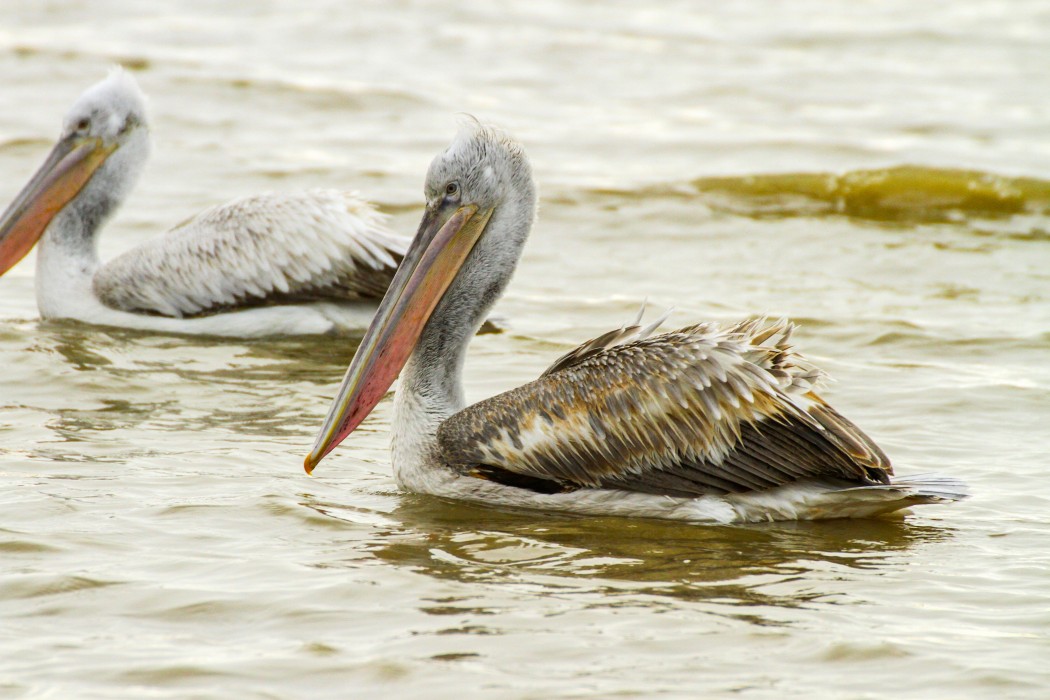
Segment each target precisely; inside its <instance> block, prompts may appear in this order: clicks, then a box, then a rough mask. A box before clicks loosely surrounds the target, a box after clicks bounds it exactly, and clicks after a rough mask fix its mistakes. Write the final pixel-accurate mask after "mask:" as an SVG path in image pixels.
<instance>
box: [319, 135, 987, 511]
mask: <svg viewBox="0 0 1050 700" xmlns="http://www.w3.org/2000/svg"><path fill="white" fill-rule="evenodd" d="M425 195H426V201H427V205H426V210H425V214H424V216H423V220H422V222H421V224H420V226H419V230H418V233H417V234H416V236H415V239H414V240H413V241H412V243H411V244H410V246H409V249H408V251H407V252H406V254H405V259H404V261H403V263H402V265H401V267H400V269H399V270H398V272H397V274H396V276H395V277H394V280H393V282H392V283H391V286H390V288H389V289H388V290H387V293H386V296H385V297H384V298H383V301H382V302H381V303H380V306H379V310H378V311H377V313H376V316H375V318H374V319H373V321H372V323H371V325H370V326H369V328H368V330H367V331H366V333H365V335H364V338H363V340H362V342H361V345H360V347H359V348H358V350H357V353H356V354H355V355H354V358H353V360H352V362H351V364H350V367H349V369H348V370H347V373H346V377H345V379H344V380H343V383H342V385H341V387H340V388H339V391H338V394H337V396H336V398H335V400H334V402H333V404H332V407H331V409H330V411H329V413H328V416H327V418H326V419H325V421H324V424H323V426H322V427H321V430H320V433H319V435H318V437H317V440H316V442H315V444H314V447H313V450H312V451H311V452H310V454H309V456H307V458H306V461H305V466H306V470H307V472H311V471H312V470H313V468H314V467H315V466H316V465H317V463H318V462H319V461H320V460H321V459H322V458H323V457H324V456H325V455H327V454H328V453H329V452H330V451H331V450H332V449H333V448H334V447H335V446H336V445H337V444H338V443H339V442H341V441H342V440H343V439H344V438H345V437H346V436H347V435H348V434H350V433H351V432H352V431H353V430H354V429H355V428H356V427H357V426H358V425H359V424H360V423H361V421H362V420H364V418H365V417H366V416H367V415H368V414H369V412H370V411H371V410H372V409H373V408H374V406H375V405H376V404H377V403H378V401H379V400H380V399H381V398H382V396H383V395H384V392H385V391H386V389H387V388H388V387H389V386H390V385H391V383H392V382H393V381H394V378H395V377H396V376H397V374H398V372H400V373H401V382H400V384H399V387H398V391H397V392H396V393H395V396H394V414H393V427H392V432H393V441H392V461H393V469H394V476H395V479H396V480H397V482H398V483H399V484H400V485H401V486H402V487H403V488H405V489H408V490H410V491H415V492H419V493H425V494H433V495H437V496H442V497H449V498H455V499H467V500H471V501H479V502H483V503H486V504H499V505H505V506H514V507H528V508H537V509H543V510H546V511H569V512H576V513H585V514H592V515H626V516H640V517H656V518H668V519H677V520H685V521H697V522H710V523H730V522H755V521H765V520H795V519H817V518H837V517H868V516H875V515H880V514H883V513H888V512H891V511H895V510H899V509H902V508H905V507H908V506H912V505H918V504H924V503H937V502H949V501H955V500H959V499H961V498H963V497H965V495H966V492H965V486H964V485H963V484H962V483H961V482H959V481H958V480H956V479H953V478H949V477H941V476H931V475H927V476H917V477H912V478H898V479H892V478H891V477H892V474H893V471H892V468H891V466H890V462H889V460H888V459H887V457H886V455H885V454H884V453H883V452H882V450H880V449H879V448H878V447H877V446H876V445H875V443H874V442H872V440H871V439H870V438H868V436H866V435H865V434H864V433H863V432H861V430H860V429H859V428H857V426H855V425H854V424H853V423H851V422H850V421H849V420H847V419H846V418H844V417H843V416H842V415H841V414H839V413H838V412H837V411H836V410H835V409H834V408H832V407H831V406H830V405H828V404H827V403H826V402H825V401H824V400H823V399H822V398H821V397H820V396H819V395H818V394H817V393H816V389H815V385H816V384H817V382H818V381H819V380H820V379H821V377H822V373H821V372H820V371H819V370H818V369H816V368H815V367H813V366H812V365H811V364H809V363H808V362H806V361H805V360H804V359H803V358H801V357H800V356H799V355H798V354H796V353H795V352H794V351H793V350H792V348H791V346H790V343H789V338H790V334H791V331H792V326H791V325H790V324H789V323H787V322H786V321H767V320H763V319H759V320H748V321H744V322H742V323H736V324H732V325H724V326H723V325H719V324H716V323H698V324H695V325H691V326H687V327H685V328H681V329H679V330H676V331H673V332H670V333H663V334H660V335H652V332H653V331H654V330H655V326H656V325H658V324H659V323H661V322H662V320H663V319H661V320H660V321H658V322H657V323H656V324H652V325H650V326H648V327H645V328H643V327H641V325H640V323H634V324H631V325H629V326H627V327H624V328H621V329H618V330H614V331H611V332H609V333H606V334H604V335H602V336H600V337H598V338H595V339H594V340H591V341H589V342H586V343H584V344H583V345H581V346H579V347H578V348H576V349H574V350H572V351H571V352H569V353H567V354H566V355H564V356H563V357H561V358H559V359H558V360H557V361H556V362H554V364H552V365H551V366H550V368H548V369H547V370H546V371H545V372H544V373H543V374H542V375H541V376H540V377H539V378H538V379H536V380H535V381H533V382H530V383H529V384H526V385H524V386H521V387H518V388H517V389H513V390H511V391H508V392H506V393H503V394H499V395H497V396H494V397H492V398H490V399H487V400H484V401H481V402H480V403H476V404H474V405H472V406H469V407H467V406H465V401H464V398H463V389H462V384H461V375H462V369H463V362H464V357H465V354H466V349H467V344H468V342H469V340H470V337H471V335H473V332H474V330H475V329H476V328H477V326H478V324H479V323H480V322H481V320H482V319H483V318H484V316H485V314H486V313H487V311H488V309H489V308H490V307H491V306H492V304H493V303H494V302H495V300H496V299H497V298H498V297H499V296H500V294H501V293H502V292H503V289H504V288H505V287H506V285H507V282H508V281H509V280H510V277H511V275H512V273H513V271H514V268H515V266H516V264H517V261H518V258H519V256H520V254H521V251H522V247H523V245H524V243H525V239H526V237H527V236H528V234H529V230H530V228H531V227H532V224H533V220H534V218H535V214H536V200H537V195H536V186H535V184H534V182H533V178H532V174H531V167H530V165H529V161H528V158H527V157H526V155H525V151H524V150H523V148H522V147H521V145H519V144H518V143H517V142H515V141H514V140H512V139H510V138H509V137H507V136H506V135H505V134H504V133H503V132H501V131H499V130H497V129H496V128H494V127H489V126H483V125H480V124H477V123H473V124H470V125H467V126H465V127H464V129H463V130H461V132H460V133H459V135H458V136H457V137H456V138H455V139H454V140H453V142H452V143H451V145H450V146H449V147H448V149H447V150H445V151H444V152H442V153H440V154H439V155H438V156H437V157H436V158H435V159H434V161H433V162H432V164H431V166H430V169H429V172H428V173H427V177H426V185H425Z"/></svg>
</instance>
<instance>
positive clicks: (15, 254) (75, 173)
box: [0, 137, 116, 275]
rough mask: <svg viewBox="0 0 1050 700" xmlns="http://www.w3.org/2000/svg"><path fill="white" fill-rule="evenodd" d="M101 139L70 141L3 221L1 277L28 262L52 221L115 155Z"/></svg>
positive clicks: (60, 145) (0, 226) (0, 219)
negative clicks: (19, 264)
mask: <svg viewBox="0 0 1050 700" xmlns="http://www.w3.org/2000/svg"><path fill="white" fill-rule="evenodd" d="M115 148H116V147H115V146H105V145H103V143H102V141H101V140H100V139H97V138H83V137H66V138H64V139H62V140H60V141H59V142H58V143H56V144H55V147H54V148H53V149H51V153H49V154H48V156H47V160H45V161H44V164H43V165H41V166H40V169H39V170H37V171H36V173H35V174H34V175H33V177H32V179H30V180H29V182H28V183H27V184H26V186H25V187H23V188H22V191H21V192H19V193H18V196H17V197H15V199H14V201H13V202H11V206H9V207H8V208H7V211H5V212H4V215H3V216H2V217H0V275H3V274H4V273H5V272H7V271H8V270H10V269H11V268H12V267H14V266H15V265H16V264H18V261H20V260H21V259H22V258H24V257H25V256H26V255H27V254H28V253H29V251H30V250H32V249H33V246H34V245H36V242H37V241H38V240H40V237H41V236H43V235H44V231H46V230H47V227H48V225H49V224H50V223H51V220H52V219H54V218H55V215H56V214H58V212H60V211H62V209H63V207H65V206H66V205H67V204H69V202H70V200H72V199H73V198H74V197H76V196H77V194H79V192H80V190H81V189H83V187H84V185H85V184H87V182H88V180H90V179H91V176H92V175H94V173H95V171H96V170H98V167H99V166H100V165H102V163H104V162H105V160H106V158H108V157H109V155H110V154H111V153H112V152H113V151H114V149H115Z"/></svg>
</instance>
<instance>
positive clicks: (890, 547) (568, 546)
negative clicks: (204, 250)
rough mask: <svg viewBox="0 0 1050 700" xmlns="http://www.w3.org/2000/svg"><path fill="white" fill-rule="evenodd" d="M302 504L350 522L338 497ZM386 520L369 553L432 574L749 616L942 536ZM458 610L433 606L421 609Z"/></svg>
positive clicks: (890, 524) (830, 597)
mask: <svg viewBox="0 0 1050 700" xmlns="http://www.w3.org/2000/svg"><path fill="white" fill-rule="evenodd" d="M303 505H305V506H307V507H308V508H311V509H313V510H315V511H317V512H319V513H322V514H323V515H326V516H328V517H331V518H337V519H346V520H349V521H351V522H354V523H356V524H360V521H361V519H360V517H359V516H358V515H357V514H356V513H355V514H350V513H349V512H347V511H346V510H345V509H344V508H343V507H342V506H339V505H335V504H318V503H311V502H306V503H304V504H303ZM390 516H391V518H392V519H393V520H394V522H396V524H395V525H389V524H383V525H377V526H375V527H374V532H375V536H374V538H372V540H371V542H370V544H369V545H368V548H369V549H370V551H371V552H372V553H373V554H374V555H375V557H376V558H377V559H379V560H380V561H382V562H386V563H388V564H392V565H395V566H399V567H409V568H411V569H412V570H414V571H417V572H419V573H422V574H426V575H428V576H432V577H435V578H438V579H447V580H454V581H462V582H477V583H483V582H490V583H491V582H501V583H510V584H522V585H525V586H528V587H529V588H530V590H535V587H536V586H539V587H540V588H541V589H542V591H543V592H544V593H548V594H553V595H579V594H583V595H593V594H597V595H598V596H600V597H598V598H596V599H595V600H594V602H593V603H591V605H593V606H624V605H628V606H632V605H638V606H642V607H646V608H655V609H665V608H666V609H673V608H674V607H675V605H676V601H678V602H681V601H689V602H696V603H706V604H714V605H715V606H717V607H719V608H721V610H720V612H721V614H725V615H728V616H731V617H734V618H738V619H742V620H748V621H751V622H754V623H756V624H770V623H771V622H772V620H771V619H770V618H769V617H768V616H767V615H765V614H763V611H764V610H766V611H768V610H769V608H794V607H799V606H806V605H809V604H812V603H817V602H819V603H824V604H836V603H841V602H842V601H841V599H840V598H839V591H840V590H841V586H839V585H834V583H835V582H837V581H841V580H843V579H849V578H851V573H850V572H851V571H853V572H857V573H859V571H861V570H879V569H884V570H892V569H894V568H896V567H899V566H901V555H902V554H903V553H905V552H908V551H909V550H911V549H913V548H915V547H918V546H922V545H927V544H930V543H933V542H937V541H941V540H944V539H946V538H949V537H951V536H952V531H951V530H949V529H944V528H938V527H930V526H927V525H914V524H911V523H909V522H908V521H907V520H904V519H900V520H887V519H882V520H879V519H869V520H836V521H821V522H788V523H769V524H765V525H750V526H724V527H716V526H707V525H696V526H690V525H683V524H682V523H673V522H664V521H660V520H645V519H629V518H591V517H585V516H573V515H563V514H549V513H537V512H531V511H514V510H508V509H492V508H485V507H482V506H477V505H472V504H469V503H459V502H453V501H443V500H440V499H435V498H430V497H425V496H416V495H412V494H406V495H404V496H403V497H402V498H401V499H400V503H399V505H398V506H397V507H396V508H395V509H394V511H393V512H392V513H391V514H390ZM355 565H356V564H355ZM820 581H824V582H827V583H828V584H829V585H828V586H827V587H824V588H822V587H821V586H820V585H819V582H820ZM463 602H466V601H463ZM464 610H465V608H463V607H461V606H459V605H455V606H453V607H451V608H449V607H448V606H443V605H438V606H436V607H434V608H433V609H428V610H427V611H428V612H432V613H435V614H450V613H452V612H462V611H464ZM475 611H476V612H477V611H478V610H476V609H475Z"/></svg>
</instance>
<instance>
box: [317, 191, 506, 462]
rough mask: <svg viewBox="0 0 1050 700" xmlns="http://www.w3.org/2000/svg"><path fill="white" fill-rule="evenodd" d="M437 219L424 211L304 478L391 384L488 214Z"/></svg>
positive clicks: (465, 212) (465, 210)
mask: <svg viewBox="0 0 1050 700" xmlns="http://www.w3.org/2000/svg"><path fill="white" fill-rule="evenodd" d="M442 214H443V212H442V210H441V209H432V208H429V207H428V208H427V212H426V214H424V216H423V220H422V222H420V225H419V232H418V233H417V234H416V237H415V239H413V241H412V245H411V246H409V249H408V252H407V253H405V258H404V260H403V261H402V262H401V265H400V267H399V268H398V270H397V274H395V275H394V280H393V282H391V283H390V288H389V289H388V290H387V293H386V295H385V296H384V297H383V301H382V302H380V304H379V310H378V311H377V312H376V315H375V318H373V319H372V323H371V325H369V327H368V330H367V331H366V332H365V337H364V339H363V340H362V341H361V345H360V346H359V347H358V348H357V352H356V353H355V354H354V359H353V360H351V361H350V367H349V368H348V369H347V370H346V376H345V377H344V378H343V383H342V385H340V387H339V393H338V394H337V395H336V398H335V401H333V402H332V407H331V408H330V409H329V410H328V416H327V417H326V418H325V421H324V424H323V425H322V426H321V431H320V433H319V434H318V436H317V440H316V441H315V442H314V447H313V449H312V450H311V451H310V454H309V455H307V457H306V460H305V462H304V463H303V466H304V467H305V468H306V472H307V473H308V474H309V473H311V472H313V470H314V467H316V466H317V463H318V462H320V461H321V460H322V459H323V458H324V456H325V455H327V454H328V453H329V452H331V451H332V450H333V449H334V448H335V446H336V445H338V444H339V443H340V442H342V441H343V439H344V438H346V436H347V435H349V434H350V433H352V432H353V431H354V429H355V428H357V426H358V425H360V424H361V421H363V420H364V419H365V418H366V417H367V416H368V414H369V413H371V412H372V409H373V408H375V406H376V404H377V403H379V400H380V399H382V398H383V395H384V394H385V393H386V391H387V389H389V388H390V385H391V384H393V383H394V379H396V378H397V375H398V372H400V371H401V368H402V367H404V366H405V363H406V362H408V357H409V355H411V354H412V350H413V349H414V348H415V346H416V343H417V342H418V340H419V336H420V334H421V333H422V332H423V327H424V326H426V323H427V321H428V320H429V319H430V315H431V314H432V313H433V312H434V308H435V307H436V306H437V305H438V302H439V301H441V297H442V296H444V294H445V290H447V289H448V287H449V285H450V284H452V280H453V279H455V277H456V274H457V273H458V272H459V269H460V267H462V265H463V261H464V260H466V258H467V255H468V254H469V253H470V251H471V250H472V249H473V248H474V244H475V243H477V241H478V239H479V238H481V234H482V233H483V232H484V230H485V226H486V225H487V224H488V220H489V217H490V216H491V215H492V210H491V209H490V210H484V211H481V212H479V211H478V207H477V205H474V204H469V205H465V206H461V207H459V208H458V209H456V210H455V211H453V212H452V213H451V215H448V216H447V219H446V218H445V216H443V215H442Z"/></svg>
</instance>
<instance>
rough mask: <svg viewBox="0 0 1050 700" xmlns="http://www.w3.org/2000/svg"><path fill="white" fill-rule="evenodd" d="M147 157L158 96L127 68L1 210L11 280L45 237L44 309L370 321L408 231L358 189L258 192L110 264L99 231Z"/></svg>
mask: <svg viewBox="0 0 1050 700" xmlns="http://www.w3.org/2000/svg"><path fill="white" fill-rule="evenodd" d="M148 156H149V128H148V121H147V113H146V103H145V97H144V96H143V94H142V92H141V91H140V90H139V88H138V85H137V84H136V83H135V81H134V79H133V78H132V77H131V75H130V74H129V73H127V72H126V71H124V70H123V69H120V68H117V69H114V70H113V71H112V72H111V73H110V75H109V76H108V77H107V78H106V79H105V80H103V81H101V82H99V83H98V84H96V85H94V86H92V87H90V88H89V89H88V90H86V91H85V92H84V93H83V94H82V95H81V96H80V97H79V98H78V99H77V100H76V102H75V103H74V104H73V106H72V108H71V109H70V111H69V113H68V114H67V115H66V118H65V120H64V122H63V126H62V132H61V136H60V137H59V140H58V142H57V143H56V144H55V146H54V148H53V149H52V151H51V153H50V155H48V157H47V159H46V160H45V162H44V164H43V165H42V166H41V167H40V169H39V170H38V171H37V173H36V174H35V175H34V176H33V177H32V179H31V180H30V181H29V183H28V184H27V185H26V186H25V187H24V188H23V189H22V191H21V192H20V193H19V194H18V195H17V197H16V198H15V200H14V201H13V202H12V203H11V205H10V206H9V207H8V209H7V211H6V212H4V214H3V216H2V217H0V275H2V274H4V273H5V272H6V271H7V270H8V269H10V268H11V267H13V266H14V265H15V264H16V263H17V262H18V261H19V260H21V259H22V258H23V257H24V256H25V255H26V254H27V253H28V252H29V251H30V249H32V248H33V246H34V244H36V243H37V241H38V240H39V247H38V250H37V267H36V295H37V306H38V308H39V310H40V314H41V316H42V317H43V318H48V319H50V318H70V319H76V320H79V321H84V322H87V323H95V324H102V325H110V326H123V327H129V328H138V329H144V330H155V331H163V332H174V333H192V334H209V335H220V336H234V337H252V336H263V335H283V334H313V333H328V332H338V331H344V330H357V331H360V330H361V329H363V328H365V327H366V326H367V324H368V322H369V321H370V320H371V318H372V316H373V314H374V312H375V309H376V304H377V302H378V300H379V299H380V298H381V297H382V295H383V292H384V291H385V289H386V287H387V285H388V284H389V282H390V280H391V279H392V278H393V275H394V270H395V269H396V268H397V265H398V262H399V261H400V259H401V255H402V254H403V253H404V251H405V248H406V246H407V240H406V239H403V238H401V237H398V236H395V235H393V234H392V233H391V232H390V231H389V230H388V229H387V227H386V225H385V222H384V219H383V217H382V215H381V214H379V213H378V212H377V211H375V209H373V208H372V206H371V205H369V204H368V203H367V202H366V201H364V200H363V199H361V198H360V197H359V196H357V195H356V194H355V193H353V192H343V191H337V190H323V189H318V190H310V191H305V192H300V193H294V194H261V195H255V196H251V197H245V198H242V199H239V200H235V201H233V202H230V203H228V204H226V205H223V206H219V207H215V208H213V209H209V210H208V211H205V212H203V213H202V214H200V215H199V216H197V217H196V218H194V219H191V220H190V221H188V222H186V223H184V224H181V225H180V226H178V227H176V228H175V229H173V230H171V231H169V232H168V233H167V234H165V235H163V236H159V237H157V238H153V239H151V240H149V241H147V242H146V243H145V244H143V245H140V246H138V247H137V248H134V249H132V250H130V251H128V252H126V253H124V254H122V255H120V256H119V257H117V258H115V259H113V260H111V261H109V262H107V263H105V264H102V263H101V262H100V261H99V258H98V252H97V236H98V233H99V231H100V230H101V228H102V225H103V224H104V223H105V222H106V221H107V220H108V219H109V217H110V216H111V215H112V214H113V212H114V211H115V210H116V209H117V208H118V207H119V205H120V204H121V202H123V201H124V199H125V198H126V197H127V195H128V194H129V192H130V191H131V189H132V187H133V186H134V184H135V182H136V180H137V179H138V176H139V173H140V172H141V170H142V167H143V166H144V164H145V162H146V160H147V158H148Z"/></svg>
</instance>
